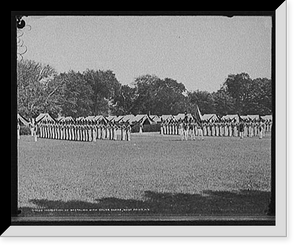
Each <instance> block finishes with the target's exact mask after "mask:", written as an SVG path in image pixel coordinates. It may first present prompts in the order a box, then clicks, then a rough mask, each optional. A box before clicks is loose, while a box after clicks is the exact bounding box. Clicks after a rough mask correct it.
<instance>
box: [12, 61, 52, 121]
mask: <svg viewBox="0 0 300 250" xmlns="http://www.w3.org/2000/svg"><path fill="white" fill-rule="evenodd" d="M56 75H57V73H56V71H55V69H54V68H52V67H51V66H49V65H43V64H41V63H37V62H35V61H32V60H21V61H17V105H18V106H17V107H18V112H19V113H21V114H22V115H24V116H25V117H28V118H31V117H35V116H37V115H38V114H39V113H41V112H44V109H45V103H46V102H48V101H49V97H50V96H51V92H52V91H53V90H51V89H50V88H48V84H49V82H50V81H51V80H52V79H53V78H54V77H55V76H56Z"/></svg>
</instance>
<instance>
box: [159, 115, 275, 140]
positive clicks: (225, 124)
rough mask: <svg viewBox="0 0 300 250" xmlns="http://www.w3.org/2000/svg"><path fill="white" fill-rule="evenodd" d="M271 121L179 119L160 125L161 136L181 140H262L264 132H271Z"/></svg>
mask: <svg viewBox="0 0 300 250" xmlns="http://www.w3.org/2000/svg"><path fill="white" fill-rule="evenodd" d="M271 126H272V121H269V120H266V121H264V120H262V119H260V120H257V119H256V120H244V121H240V122H237V121H236V120H232V121H229V120H225V121H200V122H196V121H195V120H194V119H192V118H190V119H188V120H187V119H182V120H181V119H180V120H178V121H174V120H171V121H163V122H162V124H161V131H160V133H161V134H162V135H180V136H181V139H182V140H187V139H188V138H191V139H192V140H195V138H196V136H199V137H201V138H202V139H203V137H204V136H228V137H240V138H244V137H255V136H258V137H259V138H262V137H263V136H265V134H266V132H270V131H271Z"/></svg>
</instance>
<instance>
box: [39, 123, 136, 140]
mask: <svg viewBox="0 0 300 250" xmlns="http://www.w3.org/2000/svg"><path fill="white" fill-rule="evenodd" d="M33 136H34V137H35V140H37V137H40V138H47V139H57V140H71V141H87V142H92V141H93V142H95V141H96V140H97V139H100V140H115V141H116V140H120V141H130V139H131V127H130V124H129V123H125V122H123V123H117V122H108V123H104V122H101V121H58V122H56V121H41V122H39V123H37V124H35V125H34V126H33Z"/></svg>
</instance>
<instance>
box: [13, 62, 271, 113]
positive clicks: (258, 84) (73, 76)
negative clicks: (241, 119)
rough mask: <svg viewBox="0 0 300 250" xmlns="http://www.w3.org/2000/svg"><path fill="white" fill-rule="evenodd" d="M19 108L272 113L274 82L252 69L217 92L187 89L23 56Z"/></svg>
mask: <svg viewBox="0 0 300 250" xmlns="http://www.w3.org/2000/svg"><path fill="white" fill-rule="evenodd" d="M17 101H18V112H19V113H20V114H21V115H23V116H25V117H28V118H31V117H35V116H37V115H38V114H40V113H46V112H47V113H50V114H51V115H52V116H54V117H57V116H58V115H62V116H72V117H80V116H89V115H99V114H102V115H125V114H148V113H150V114H156V115H162V114H178V113H183V112H184V111H188V112H192V113H193V112H195V110H196V106H197V105H198V107H199V108H200V110H201V112H202V114H204V113H216V114H218V115H224V114H233V113H235V114H236V113H238V114H241V115H242V114H259V115H265V114H271V113H272V82H271V80H270V79H267V78H257V79H251V78H250V76H249V75H248V74H247V73H240V74H236V75H235V74H229V75H228V77H227V79H226V80H225V82H224V83H223V84H222V85H221V87H220V89H219V90H218V91H216V92H212V93H209V92H208V91H202V90H196V91H188V90H187V89H186V88H185V86H184V84H183V83H180V82H177V81H176V80H174V79H171V78H165V79H160V78H159V77H157V76H155V75H149V74H147V75H142V76H138V77H136V78H135V80H134V82H133V83H132V84H130V85H123V84H121V83H120V82H119V81H118V80H117V78H116V76H115V74H114V73H113V71H111V70H106V71H103V70H89V69H87V70H86V71H84V72H82V73H81V72H75V71H73V70H71V71H69V72H65V73H60V74H58V73H57V72H56V70H55V69H54V68H52V67H51V66H49V65H43V64H41V63H37V62H34V61H32V60H22V61H18V63H17Z"/></svg>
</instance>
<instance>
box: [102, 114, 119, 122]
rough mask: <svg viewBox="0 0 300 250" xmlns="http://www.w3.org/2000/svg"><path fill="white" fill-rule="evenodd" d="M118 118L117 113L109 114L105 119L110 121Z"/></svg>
mask: <svg viewBox="0 0 300 250" xmlns="http://www.w3.org/2000/svg"><path fill="white" fill-rule="evenodd" d="M116 118H117V116H116V115H109V116H107V117H105V119H106V120H108V121H110V122H113V121H115V119H116Z"/></svg>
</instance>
